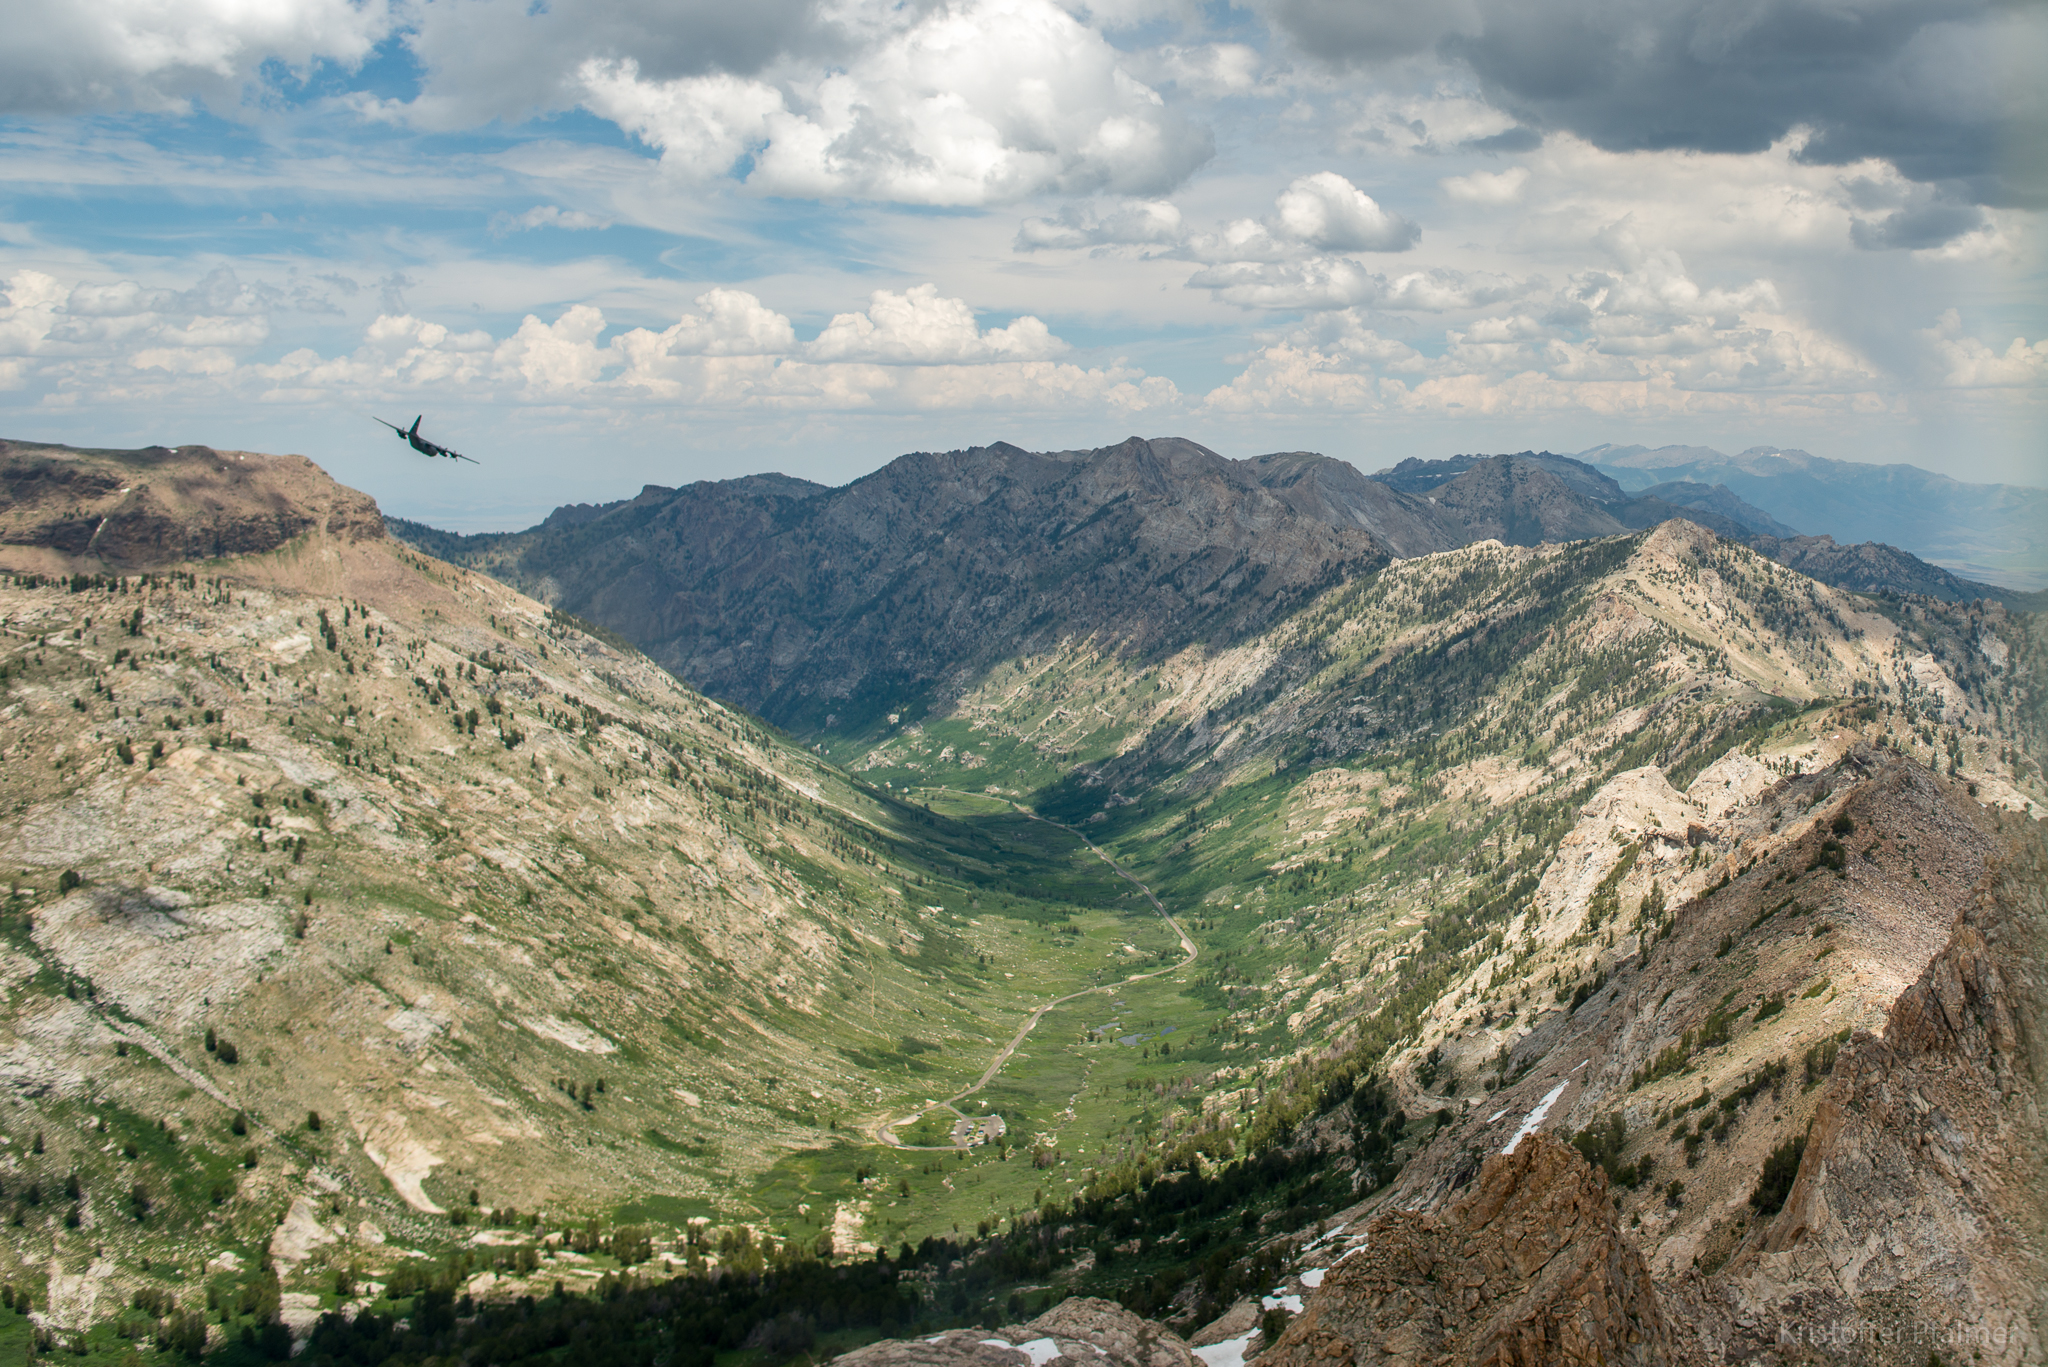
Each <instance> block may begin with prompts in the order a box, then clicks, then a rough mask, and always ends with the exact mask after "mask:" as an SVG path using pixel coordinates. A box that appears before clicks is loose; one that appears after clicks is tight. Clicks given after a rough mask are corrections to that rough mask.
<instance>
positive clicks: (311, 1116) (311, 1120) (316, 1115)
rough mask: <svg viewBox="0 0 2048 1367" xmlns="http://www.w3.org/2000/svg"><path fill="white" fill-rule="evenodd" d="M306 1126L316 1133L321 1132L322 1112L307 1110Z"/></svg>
mask: <svg viewBox="0 0 2048 1367" xmlns="http://www.w3.org/2000/svg"><path fill="white" fill-rule="evenodd" d="M306 1128H307V1129H309V1130H311V1131H312V1132H313V1133H315V1134H318V1133H320V1112H318V1111H308V1112H306Z"/></svg>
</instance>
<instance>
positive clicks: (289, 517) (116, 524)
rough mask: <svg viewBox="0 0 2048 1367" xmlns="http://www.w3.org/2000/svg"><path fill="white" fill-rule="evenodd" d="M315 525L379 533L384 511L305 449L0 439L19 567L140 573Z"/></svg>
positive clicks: (264, 543)
mask: <svg viewBox="0 0 2048 1367" xmlns="http://www.w3.org/2000/svg"><path fill="white" fill-rule="evenodd" d="M316 531H317V532H324V533H325V534H326V535H328V536H329V537H332V538H334V539H335V540H337V541H341V542H345V543H353V542H360V541H373V540H377V539H379V538H381V537H382V536H383V535H384V519H383V517H382V515H381V514H379V513H378V511H377V505H376V502H375V501H374V500H372V499H371V498H370V496H369V495H367V494H363V493H358V492H357V491H356V490H354V489H350V488H346V487H344V486H343V485H340V484H337V483H336V482H335V481H334V480H333V479H332V478H331V477H329V475H328V474H327V472H326V471H324V470H322V469H321V468H320V467H319V466H317V465H315V464H314V463H313V462H312V461H310V460H307V459H306V458H305V457H304V456H267V455H256V454H252V453H250V452H246V451H216V450H214V449H213V448H211V447H207V446H181V447H178V448H177V449H176V450H171V449H169V448H167V447H162V446H152V447H148V448H146V449H144V450H140V451H82V450H74V449H72V448H70V447H60V446H46V445H36V444H32V443H27V442H0V560H4V561H5V562H6V563H7V564H8V565H9V566H10V567H19V568H22V569H31V570H37V571H40V572H43V573H51V572H75V571H79V570H84V571H97V570H112V571H119V572H126V573H131V574H132V573H136V572H139V571H146V570H155V569H162V568H166V567H168V566H171V565H177V564H185V563H190V562H194V561H206V560H217V559H219V558H221V557H223V556H230V555H256V554H261V553H263V552H265V551H272V550H276V549H277V548H278V547H280V546H283V545H284V544H285V543H287V542H289V541H291V540H293V539H295V538H297V537H300V536H304V535H305V534H307V533H309V532H316Z"/></svg>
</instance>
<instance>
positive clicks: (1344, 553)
mask: <svg viewBox="0 0 2048 1367" xmlns="http://www.w3.org/2000/svg"><path fill="white" fill-rule="evenodd" d="M1674 518H1683V519H1686V520H1688V521H1692V522H1695V523H1697V524H1699V525H1701V526H1704V527H1705V528H1707V529H1708V530H1709V531H1712V532H1714V533H1715V534H1716V535H1719V536H1722V537H1724V538H1727V539H1729V540H1733V541H1737V542H1742V543H1745V544H1752V545H1756V546H1757V547H1759V548H1760V549H1763V550H1764V553H1765V554H1767V555H1772V556H1774V557H1776V556H1778V555H1786V556H1797V557H1798V558H1799V562H1800V569H1801V572H1802V573H1806V574H1808V575H1810V576H1812V577H1815V578H1819V579H1822V580H1823V581H1824V582H1828V583H1839V584H1841V585H1843V586H1845V587H1852V588H1855V589H1857V590H1858V591H1861V592H1888V593H1924V594H1929V595H1932V596H1934V597H1938V598H1944V599H1947V600H1950V601H1964V600H1969V599H1975V598H1987V597H1990V598H2002V597H2007V596H2010V595H2006V594H2005V593H2004V592H2003V591H2001V590H1997V589H1993V588H1991V587H1989V586H1986V585H1981V584H1975V583H1971V582H1969V581H1966V580H1963V579H1961V578H1959V577H1958V576H1956V575H1954V574H1952V573H1950V572H1948V571H1946V570H1941V569H1939V568H1937V567H1935V566H1931V565H1926V564H1924V563H1922V562H1920V561H1918V560H1916V559H1915V558H1914V557H1912V556H1910V555H1908V554H1905V553H1904V552H1900V551H1897V550H1894V549H1893V548H1891V547H1862V548H1853V550H1852V548H1847V547H1837V546H1836V545H1835V543H1833V542H1832V541H1827V540H1826V539H1825V538H1804V539H1802V538H1799V536H1798V534H1797V532H1796V531H1795V530H1794V529H1793V528H1792V527H1790V526H1788V525H1786V524H1785V523H1783V522H1781V521H1779V520H1778V519H1776V518H1774V517H1773V516H1771V515H1770V514H1769V513H1767V512H1765V511H1763V510H1762V509H1759V508H1756V507H1754V506H1753V505H1751V504H1749V503H1748V502H1746V501H1745V500H1744V499H1742V498H1741V497H1739V496H1738V495H1737V494H1735V493H1733V492H1732V491H1730V490H1728V489H1727V488H1725V487H1721V486H1711V485H1701V484H1698V483H1695V482H1687V481H1667V482H1665V483H1662V484H1659V485H1655V486H1652V487H1651V488H1649V489H1647V490H1645V491H1644V492H1642V493H1639V494H1636V495H1630V494H1629V493H1627V492H1626V491H1625V490H1624V489H1623V488H1622V486H1621V484H1620V483H1619V482H1618V481H1617V480H1615V479H1614V478H1613V477H1611V476H1609V475H1607V474H1604V473H1602V472H1601V471H1599V470H1597V469H1595V468H1594V467H1592V466H1591V465H1588V464H1586V463H1585V462H1583V461H1580V460H1577V459H1575V458H1573V457H1570V456H1561V455H1557V454H1555V453H1553V452H1547V451H1546V452H1521V453H1517V454H1513V455H1500V456H1480V455H1469V456H1457V457H1453V458H1451V459H1448V460H1443V461H1421V460H1407V461H1403V462H1401V464H1399V465H1397V466H1395V467H1393V468H1392V469H1391V470H1384V471H1381V472H1379V473H1378V474H1377V475H1373V476H1367V475H1364V474H1362V473H1360V472H1359V471H1358V470H1357V469H1356V468H1354V467H1353V466H1351V465H1349V464H1348V463H1346V462H1344V461H1340V460H1335V459H1333V458H1331V457H1328V456H1322V455H1318V454H1316V453H1314V452H1306V451H1293V452H1277V453H1273V454H1270V455H1264V456H1258V457H1254V458H1251V459H1248V460H1229V459H1226V458H1225V457H1223V456H1221V455H1218V454H1217V453H1216V452H1214V451H1211V450H1209V449H1208V448H1206V447H1203V446H1200V445H1198V444H1197V443H1194V442H1191V441H1186V440H1184V439H1180V438H1156V439H1152V440H1149V441H1148V440H1145V439H1142V438H1138V437H1132V438H1129V439H1128V440H1126V441H1123V442H1120V443H1118V444H1116V445H1114V446H1106V447H1101V448H1098V449H1095V450H1091V451H1053V452H1032V451H1026V450H1024V449H1023V448H1022V447H1019V446H1014V445H1011V444H1010V443H1007V442H995V443H992V444H990V445H988V446H978V447H972V448H969V449H967V450H964V451H951V452H945V453H933V452H917V453H913V454H911V455H906V456H903V457H900V458H898V459H897V460H894V461H891V462H890V463H889V464H888V465H886V466H884V467H883V468H882V469H880V470H877V471H875V472H874V473H873V474H870V475H867V476H865V477H863V478H861V479H858V480H855V481H853V482H852V483H850V484H847V485H844V486H842V487H839V488H828V487H826V486H824V485H820V484H815V483H812V482H810V481H807V480H800V479H793V478H790V477H788V476H785V475H749V476H745V477H742V478H739V479H732V480H723V481H717V482H702V483H698V484H693V485H690V486H687V487H685V488H681V489H670V488H665V487H663V486H660V485H648V486H646V487H645V488H643V489H642V490H641V492H640V493H639V494H638V495H636V496H635V497H633V498H630V499H623V500H619V501H617V502H614V503H607V504H576V505H570V506H567V507H564V508H559V509H557V510H556V511H555V512H554V513H552V514H550V515H549V517H548V518H547V519H546V520H545V521H543V522H542V523H541V524H540V525H539V526H537V527H533V528H530V529H528V530H526V531H523V532H512V533H499V534H486V535H482V536H460V535H456V534H453V533H445V532H438V531H435V530H433V529H431V528H427V527H423V526H420V525H418V524H414V523H407V522H403V521H401V520H397V519H393V522H392V525H393V530H394V531H395V532H396V533H397V534H398V535H400V536H401V537H404V538H405V539H407V540H409V541H411V542H413V544H415V545H418V546H420V547H421V548H422V549H425V550H428V551H430V552H432V553H433V554H435V555H438V556H441V557H444V558H447V559H451V560H455V561H458V562H460V563H463V564H467V565H470V566H472V567H474V568H477V569H480V570H484V571H485V572H487V573H491V574H494V575H498V576H500V577H502V578H504V579H506V580H508V581H509V582H511V583H514V584H516V585H518V586H520V587H521V588H523V589H525V590H527V591H529V592H531V593H534V594H535V595H537V596H539V597H541V598H543V599H545V600H546V601H548V602H551V603H554V604H556V605H558V606H560V607H562V608H564V609H566V610H568V611H571V612H574V613H576V614H578V615H579V616H582V617H586V618H589V619H591V620H593V621H597V622H601V623H603V624H605V625H606V626H608V627H610V628H611V629H613V630H615V631H617V632H619V633H621V634H622V635H624V636H625V637H627V638H629V639H631V640H633V641H635V642H638V643H639V644H640V645H641V646H642V647H643V648H644V649H646V650H647V651H648V652H649V653H650V654H651V655H652V656H654V658H656V659H658V660H660V661H661V662H662V663H663V664H664V665H666V666H667V667H668V668H670V669H672V670H674V671H675V672H676V673H677V674H678V675H680V676H681V677H683V678H686V679H688V680H690V681H691V682H692V683H693V684H695V685H696V686H698V687H701V688H703V689H705V690H706V691H708V692H710V693H712V694H714V695H716V696H719V697H723V698H727V699H730V700H732V701H733V702H736V703H738V704H739V705H741V706H743V707H747V708H749V709H752V710H754V711H757V712H759V713H760V714H762V715H763V716H766V717H768V718H769V719H771V720H773V721H775V722H777V723H778V724H782V725H788V726H793V727H796V728H798V729H800V730H811V729H825V730H832V729H841V728H843V727H844V726H846V725H849V724H850V725H853V726H856V727H858V726H860V725H863V724H865V722H866V720H869V719H872V718H875V717H879V716H882V715H885V714H887V713H891V712H903V711H909V712H910V713H912V714H913V715H916V714H919V712H920V710H921V708H922V706H923V705H925V704H926V703H930V704H932V705H942V703H941V700H942V699H943V698H944V697H945V696H947V695H948V694H949V692H950V691H951V690H955V689H957V688H958V687H960V686H962V685H963V684H964V683H965V682H966V681H968V680H970V679H973V678H975V677H978V676H979V674H980V673H981V671H983V670H984V669H985V668H986V667H988V666H989V665H990V664H991V663H993V662H995V661H998V660H1003V659H1010V658H1015V657H1017V656H1019V655H1025V654H1030V653H1032V652H1035V651H1042V650H1044V649H1046V648H1048V647H1049V646H1051V645H1053V644H1054V643H1056V642H1058V641H1060V640H1062V639H1068V638H1088V639H1093V640H1096V641H1098V642H1099V643H1101V644H1102V645H1103V646H1104V647H1105V648H1109V649H1113V650H1117V651H1121V652H1126V653H1134V654H1137V655H1143V656H1158V655H1160V654H1162V653H1165V652H1170V651H1172V650H1175V649H1178V648H1180V647H1182V646H1185V645H1187V644H1190V643H1193V642H1197V641H1206V642H1208V643H1210V644H1212V645H1218V646H1221V645H1227V644H1229V643H1231V642H1233V641H1236V640H1239V639H1242V638H1244V637H1245V636H1247V635H1249V634H1251V633H1253V632H1256V631H1259V630H1262V629H1264V628H1265V627H1266V626H1267V625H1269V624H1270V623H1272V622H1274V621H1276V620H1278V619H1279V617H1281V616H1283V615H1284V614H1285V613H1286V612H1287V611H1289V610H1291V609H1292V608H1293V607H1294V606H1298V605H1299V604H1301V603H1304V602H1306V601H1308V599H1309V598H1311V597H1312V596H1313V595H1315V594H1316V593H1319V592H1321V591H1322V590H1323V589H1325V588H1328V587H1329V586H1331V585H1332V584H1335V583H1337V582H1340V581H1341V580H1343V579H1346V578H1349V577H1355V576H1357V575H1359V574H1363V573H1369V572H1371V571H1372V570H1374V569H1377V568H1379V567H1381V566H1383V565H1385V564H1387V563H1388V562H1389V561H1391V560H1396V559H1412V558H1414V557H1417V556H1422V555H1429V554H1434V553H1438V552H1441V551H1446V550H1452V549H1456V548H1457V547H1460V546H1467V545H1471V544H1473V543H1474V542H1479V541H1486V540H1497V541H1500V542H1503V543H1505V544H1507V545H1512V546H1537V545H1541V544H1544V543H1547V542H1549V543H1554V542H1566V541H1581V540H1587V539H1590V538H1597V537H1610V536H1620V535H1623V534H1626V533H1628V532H1631V531H1641V530H1644V529H1647V528H1650V527H1654V526H1657V525H1659V524H1661V523H1664V522H1667V521H1670V520H1672V519H1674ZM1773 548H1775V549H1773ZM1786 563H1791V562H1790V561H1787V562H1786Z"/></svg>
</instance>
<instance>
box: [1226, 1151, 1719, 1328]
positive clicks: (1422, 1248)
mask: <svg viewBox="0 0 2048 1367" xmlns="http://www.w3.org/2000/svg"><path fill="white" fill-rule="evenodd" d="M1689 1353H1690V1349H1689V1347H1688V1342H1687V1339H1686V1337H1685V1336H1684V1335H1682V1334H1681V1333H1679V1332H1678V1331H1676V1330H1674V1328H1673V1326H1672V1324H1671V1322H1670V1321H1669V1319H1668V1318H1667V1316H1666V1314H1665V1311H1664V1308H1663V1306H1662V1304H1661V1303H1660V1301H1659V1298H1658V1294H1657V1291H1656V1288H1655V1287H1654V1286H1653V1284H1652V1282H1651V1278H1650V1273H1649V1269H1648V1268H1647V1267H1646V1266H1645V1265H1644V1262H1643V1258H1642V1255H1641V1254H1640V1253H1639V1252H1638V1251H1637V1250H1636V1247H1635V1245H1634V1244H1633V1243H1631V1242H1630V1241H1629V1240H1628V1239H1627V1238H1625V1237H1624V1236H1623V1234H1622V1232H1621V1230H1620V1228H1619V1227H1618V1226H1617V1224H1616V1221H1615V1215H1614V1209H1613V1206H1612V1205H1611V1204H1610V1202H1609V1199H1608V1186H1607V1180H1606V1178H1605V1177H1604V1176H1602V1175H1601V1174H1600V1173H1599V1172H1598V1171H1597V1170H1595V1169H1593V1168H1591V1167H1589V1166H1588V1165H1587V1164H1586V1161H1585V1160H1584V1159H1583V1158H1581V1157H1580V1156H1579V1155H1578V1153H1577V1152H1576V1151H1575V1150H1573V1149H1572V1148H1571V1147H1569V1146H1568V1145H1566V1144H1563V1143H1561V1142H1559V1141H1558V1140H1556V1139H1554V1138H1552V1137H1550V1136H1548V1135H1546V1134H1542V1133H1540V1132H1539V1133H1536V1134H1532V1135H1530V1136H1529V1137H1527V1138H1526V1139H1524V1140H1523V1141H1522V1142H1521V1143H1520V1144H1519V1145H1517V1146H1516V1148H1515V1150H1514V1151H1513V1152H1512V1153H1506V1154H1495V1155H1494V1156H1492V1157H1491V1158H1489V1159H1487V1160H1486V1164H1485V1166H1484V1167H1483V1168H1482V1169H1481V1171H1480V1175H1479V1181H1478V1184H1477V1186H1476V1187H1475V1188H1474V1189H1473V1190H1472V1191H1471V1192H1470V1193H1469V1194H1467V1195H1466V1196H1464V1197H1463V1198H1461V1199H1459V1200H1457V1201H1455V1202H1453V1203H1452V1204H1451V1205H1450V1206H1449V1208H1448V1209H1445V1210H1442V1211H1441V1212H1436V1213H1418V1212H1415V1211H1407V1210H1396V1211H1388V1212H1386V1213H1384V1214H1382V1215H1380V1216H1379V1217H1378V1218H1377V1219H1376V1220H1374V1221H1373V1224H1372V1226H1371V1228H1370V1230H1369V1232H1368V1234H1367V1236H1366V1242H1365V1246H1364V1248H1363V1250H1362V1251H1360V1252H1358V1253H1356V1254H1355V1255H1353V1256H1351V1257H1347V1258H1346V1259H1344V1260H1343V1261H1341V1262H1339V1263H1338V1264H1337V1265H1336V1266H1335V1267H1333V1268H1331V1269H1330V1271H1329V1274H1328V1276H1327V1277H1326V1278H1325V1279H1324V1281H1323V1284H1322V1286H1321V1288H1320V1289H1319V1290H1318V1291H1317V1292H1316V1293H1315V1294H1314V1295H1313V1296H1312V1297H1310V1298H1309V1300H1308V1302H1307V1304H1306V1306H1305V1307H1304V1309H1303V1311H1302V1313H1301V1314H1300V1315H1299V1316H1297V1317H1296V1318H1295V1320H1294V1321H1293V1322H1292V1323H1291V1324H1289V1325H1288V1327H1287V1331H1286V1332H1285V1333H1284V1334H1282V1335H1281V1336H1280V1338H1279V1339H1278V1340H1277V1341H1276V1342H1275V1343H1274V1344H1273V1346H1272V1347H1271V1348H1269V1349H1267V1350H1266V1352H1264V1353H1263V1354H1261V1355H1260V1359H1259V1360H1260V1361H1261V1362H1262V1363H1265V1364H1267V1367H1332V1365H1333V1364H1340V1363H1347V1362H1348V1363H1356V1364H1359V1367H1368V1364H1381V1363H1385V1364H1396V1363H1399V1364H1409V1363H1414V1364H1422V1363H1446V1364H1449V1363H1459V1364H1464V1363H1485V1364H1499V1365H1500V1367H1510V1365H1511V1364H1513V1365H1515V1367H1520V1365H1521V1364H1528V1365H1529V1367H1535V1364H1539V1363H1540V1364H1546V1367H1547V1365H1549V1364H1575V1363H1587V1364H1592V1363H1642V1364H1646V1365H1647V1364H1651V1363H1658V1364H1663V1363H1675V1362H1684V1361H1687V1360H1689Z"/></svg>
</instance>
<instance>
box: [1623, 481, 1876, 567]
mask: <svg viewBox="0 0 2048 1367" xmlns="http://www.w3.org/2000/svg"><path fill="white" fill-rule="evenodd" d="M1652 501H1654V502H1657V503H1661V504H1663V505H1665V506H1666V507H1670V508H1674V509H1676V510H1677V511H1676V512H1675V513H1673V514H1671V516H1674V517H1690V518H1692V519H1693V520H1694V521H1696V522H1698V523H1699V524H1700V525H1701V526H1703V527H1707V528H1709V529H1710V530H1712V531H1714V532H1717V533H1719V534H1720V535H1723V536H1734V537H1737V538H1741V537H1750V536H1777V537H1793V536H1797V535H1799V533H1798V532H1796V531H1794V530H1793V529H1792V528H1790V527H1788V526H1786V525H1785V524H1784V523H1782V522H1780V521H1778V520H1777V519H1776V518H1774V517H1772V516H1771V515H1770V514H1769V513H1767V512H1765V511H1764V510H1763V509H1761V508H1759V507H1756V506H1755V505H1754V504H1751V503H1746V502H1744V501H1743V500H1742V499H1741V498H1739V497H1737V496H1736V494H1735V492H1734V491H1733V490H1732V489H1730V488H1728V487H1727V486H1726V485H1724V484H1700V483H1697V482H1693V481H1688V480H1671V481H1669V482H1667V483H1664V484H1653V485H1651V486H1650V487H1649V488H1647V489H1644V490H1643V491H1642V492H1641V493H1639V494H1637V495H1636V496H1635V497H1634V499H1632V500H1631V502H1633V503H1635V504H1642V503H1648V502H1652ZM1709 517H1720V518H1723V519H1726V520H1727V521H1728V522H1729V523H1730V524H1732V526H1733V527H1734V528H1736V530H1734V531H1726V532H1724V531H1722V530H1721V528H1719V527H1717V526H1714V524H1713V523H1712V522H1710V521H1708V520H1707V519H1708V518H1709ZM1654 520H1655V521H1657V522H1662V521H1665V520H1666V519H1665V518H1661V517H1660V518H1656V519H1654ZM1631 525H1637V524H1634V523H1631ZM1642 525H1648V523H1645V524H1642ZM1772 558H1773V559H1776V557H1775V556H1773V557H1772ZM1813 577H1814V578H1817V579H1818V578H1821V577H1822V576H1819V575H1815V576H1813ZM1824 582H1828V583H1833V582H1834V581H1832V580H1825V581H1824ZM1838 587H1840V586H1838Z"/></svg>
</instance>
